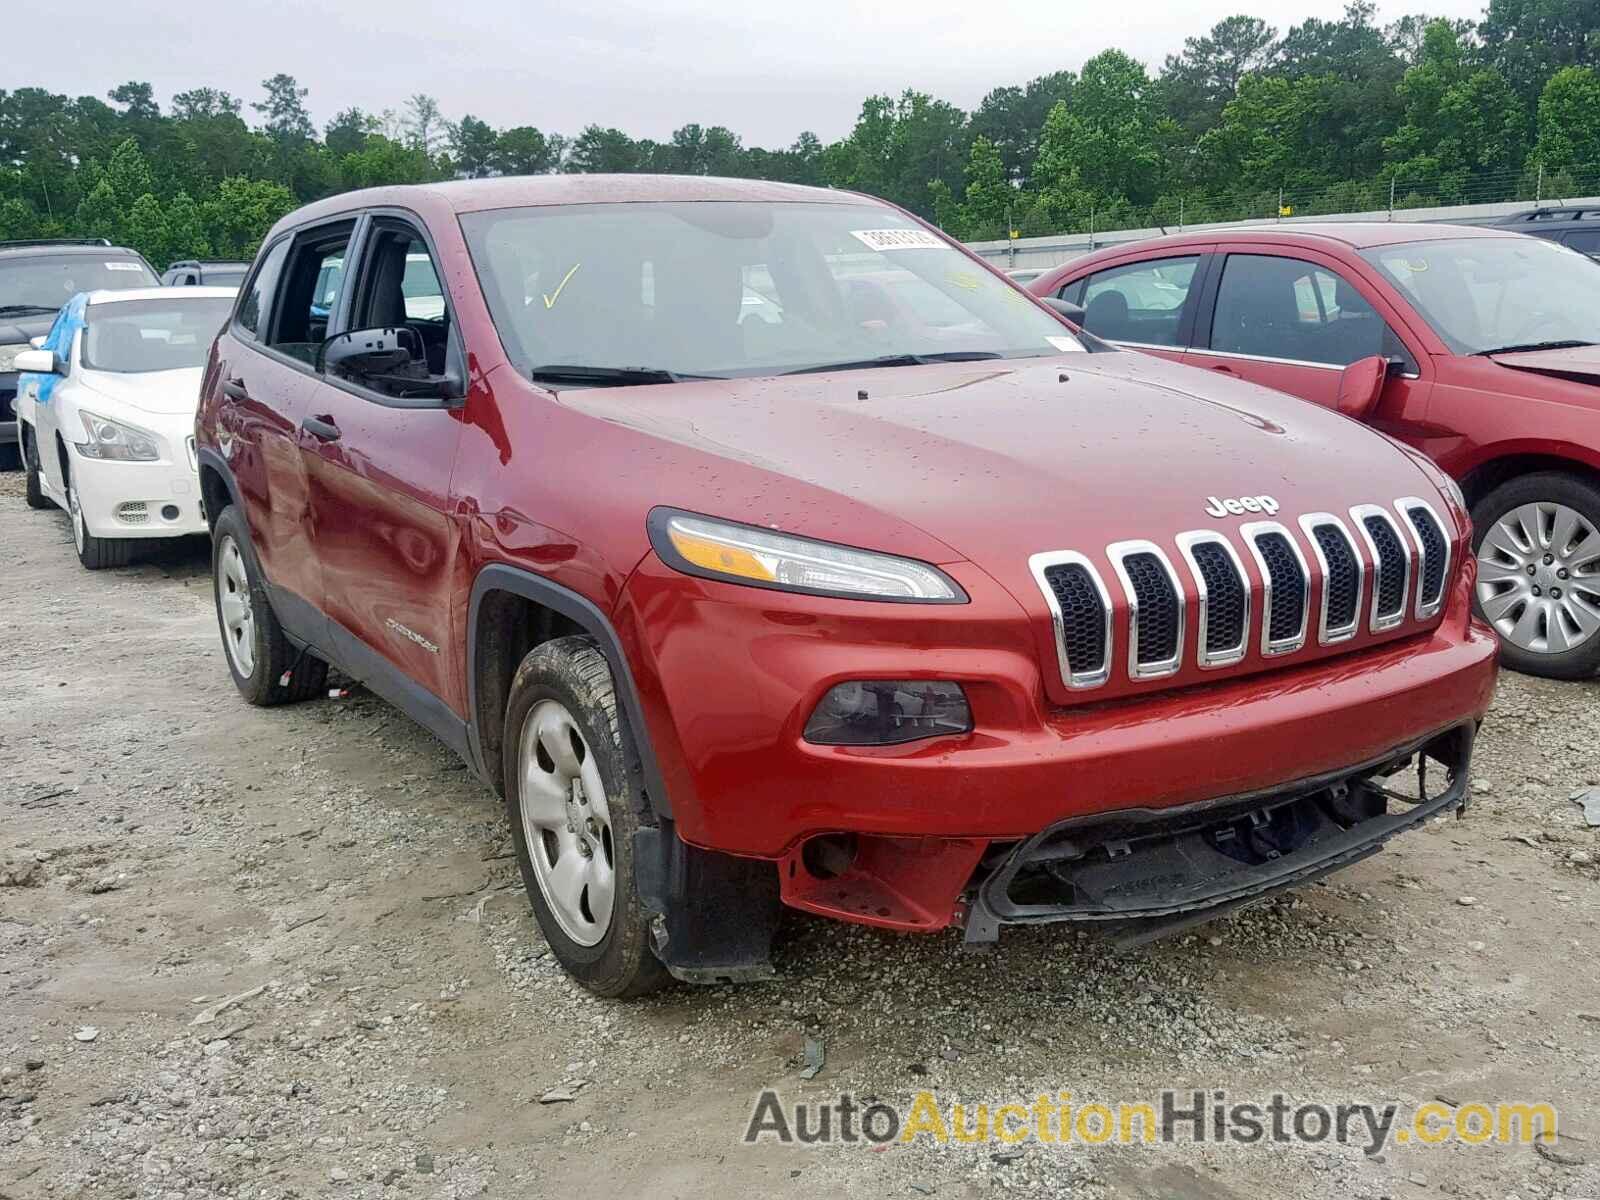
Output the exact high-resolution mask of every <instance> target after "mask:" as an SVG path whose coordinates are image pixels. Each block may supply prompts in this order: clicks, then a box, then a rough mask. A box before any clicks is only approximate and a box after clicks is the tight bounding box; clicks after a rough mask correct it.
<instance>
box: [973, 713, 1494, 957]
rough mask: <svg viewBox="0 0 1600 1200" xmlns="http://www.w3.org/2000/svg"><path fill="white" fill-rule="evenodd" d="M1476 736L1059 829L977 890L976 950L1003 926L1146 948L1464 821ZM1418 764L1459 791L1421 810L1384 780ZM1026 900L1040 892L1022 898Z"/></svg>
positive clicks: (1453, 732) (1422, 742) (1023, 847)
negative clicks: (1449, 818) (1083, 929)
mask: <svg viewBox="0 0 1600 1200" xmlns="http://www.w3.org/2000/svg"><path fill="white" fill-rule="evenodd" d="M1475 732H1476V730H1475V727H1474V726H1473V725H1472V724H1471V723H1469V724H1465V725H1461V726H1457V727H1454V728H1452V729H1448V730H1445V731H1444V732H1442V733H1437V734H1433V735H1430V736H1429V737H1426V738H1422V739H1419V740H1418V741H1416V742H1414V743H1411V744H1409V745H1406V746H1401V747H1397V748H1396V749H1395V750H1393V751H1391V752H1389V753H1388V754H1385V755H1383V756H1382V757H1381V758H1378V759H1376V760H1373V761H1371V762H1367V763H1363V764H1360V765H1358V766H1355V767H1348V768H1345V769H1343V770H1340V771H1335V772H1330V773H1327V774H1324V775H1320V776H1316V777H1313V778H1310V779H1304V780H1300V781H1298V782H1296V783H1293V784H1289V785H1286V786H1284V787H1280V788H1276V789H1273V790H1271V791H1268V792H1256V793H1251V794H1248V795H1243V796H1234V797H1229V798H1226V799H1222V800H1211V801H1206V802H1204V803H1202V804H1197V805H1187V806H1185V807H1183V808H1181V809H1169V810H1161V809H1136V810H1129V811H1123V812H1117V813H1113V814H1107V815H1102V816H1096V817H1076V818H1072V819H1070V820H1067V821H1062V822H1059V823H1057V824H1055V825H1052V826H1050V827H1049V828H1048V829H1045V830H1044V831H1043V832H1041V833H1037V834H1035V835H1034V836H1033V837H1031V838H1028V839H1027V840H1026V841H1023V842H1020V843H1018V845H1017V846H1016V848H1015V849H1013V850H1012V851H1011V853H1010V854H1009V855H1008V856H1007V858H1006V859H1005V860H1004V862H1002V863H1001V864H1000V866H999V867H997V868H996V869H995V870H994V871H993V872H992V873H991V874H989V875H988V876H987V877H985V878H984V879H983V881H982V882H981V883H980V884H979V885H978V887H977V889H976V893H975V895H974V896H973V897H972V900H971V902H970V904H969V905H968V909H967V921H966V944H967V945H968V946H969V947H972V948H975V949H981V948H983V947H984V946H986V945H989V944H992V943H993V942H995V941H996V940H997V939H998V938H999V935H1000V927H1001V926H1002V925H1004V924H1037V923H1045V922H1053V921H1093V922H1100V923H1102V927H1103V928H1108V929H1110V930H1112V931H1113V932H1114V933H1115V935H1116V937H1117V942H1118V945H1119V947H1123V948H1125V947H1129V946H1136V945H1141V944H1143V943H1145V942H1147V941H1150V940H1153V939H1154V938H1157V937H1162V936H1166V935H1168V934H1171V933H1176V932H1179V931H1181V930H1183V929H1187V928H1190V927H1192V926H1194V925H1197V924H1200V923H1202V922H1205V921H1209V920H1212V919H1214V918H1215V917H1218V916H1221V915H1222V914H1223V913H1225V912H1228V911H1231V910H1232V909H1235V908H1238V907H1240V906H1242V905H1244V904H1248V903H1250V902H1252V901H1254V900H1257V899H1259V898H1261V897H1263V896H1267V895H1270V894H1272V893H1274V892H1278V891H1282V890H1284V889H1286V888H1290V887H1294V886H1297V885H1300V884H1303V883H1307V882H1309V881H1311V880H1313V879H1317V878H1320V877H1321V876H1323V875H1327V874H1328V873H1330V872H1332V871H1335V870H1338V869H1339V868H1341V867H1345V866H1348V865H1349V864H1351V863H1354V862H1358V861H1360V860H1361V859H1363V858H1366V857H1368V856H1369V855H1372V854H1376V853H1377V852H1378V851H1379V850H1380V849H1381V848H1382V846H1383V843H1384V842H1386V841H1388V840H1389V839H1390V838H1391V837H1393V836H1395V835H1396V834H1398V833H1402V832H1404V831H1406V830H1408V829H1413V828H1415V827H1416V826H1418V825H1421V824H1423V823H1424V822H1425V821H1427V820H1428V819H1429V818H1430V817H1432V816H1434V815H1436V814H1438V813H1441V812H1448V811H1450V810H1452V809H1453V810H1457V811H1459V810H1461V809H1462V808H1463V807H1464V806H1465V803H1466V794H1467V781H1468V773H1467V768H1468V764H1469V763H1470V761H1471V757H1472V743H1473V738H1474V735H1475ZM1413 755H1420V756H1421V759H1420V762H1421V763H1422V764H1424V765H1425V764H1426V762H1427V760H1428V759H1432V760H1434V761H1436V762H1438V763H1440V764H1442V765H1443V766H1444V768H1445V772H1446V776H1447V783H1446V786H1445V787H1444V789H1443V790H1442V791H1441V792H1439V793H1438V794H1437V795H1435V796H1432V797H1424V798H1422V799H1421V800H1419V801H1418V802H1416V803H1410V804H1408V803H1406V802H1405V800H1403V799H1402V798H1400V797H1398V796H1396V795H1395V794H1394V793H1392V792H1390V791H1388V790H1387V789H1385V788H1384V787H1383V786H1382V782H1381V780H1382V778H1383V776H1384V774H1385V773H1387V772H1388V771H1390V770H1392V769H1393V768H1395V766H1396V765H1397V764H1404V763H1406V762H1408V761H1409V760H1410V759H1411V757H1412V756H1413ZM1425 779H1426V773H1425V770H1421V771H1419V780H1425ZM1018 890H1021V891H1023V892H1029V893H1033V894H1032V895H1031V896H1030V897H1027V898H1024V899H1018V898H1016V895H1015V893H1016V892H1017V891H1018Z"/></svg>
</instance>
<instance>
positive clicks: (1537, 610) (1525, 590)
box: [1478, 503, 1600, 654]
mask: <svg viewBox="0 0 1600 1200" xmlns="http://www.w3.org/2000/svg"><path fill="white" fill-rule="evenodd" d="M1478 607H1479V608H1480V609H1482V610H1483V615H1484V616H1485V617H1486V618H1487V619H1488V620H1489V622H1490V623H1491V624H1492V625H1493V626H1494V627H1495V628H1496V629H1498V630H1499V631H1500V636H1501V637H1503V638H1505V639H1506V641H1508V642H1510V643H1511V644H1512V645H1514V646H1517V647H1519V648H1521V649H1523V650H1527V651H1530V652H1531V653H1534V654H1561V653H1563V652H1564V651H1567V650H1572V649H1575V648H1576V647H1578V646H1581V645H1582V644H1583V643H1585V642H1587V641H1588V640H1589V639H1590V638H1592V637H1593V636H1594V635H1595V633H1596V632H1600V531H1596V529H1595V527H1594V526H1593V525H1592V524H1590V523H1589V521H1588V520H1587V519H1586V518H1585V517H1584V516H1583V514H1582V513H1580V512H1578V511H1577V510H1576V509H1572V508H1568V507H1567V506H1566V505H1564V504H1554V503H1539V504H1524V505H1522V506H1521V507H1519V508H1514V509H1512V510H1511V511H1510V512H1508V513H1506V514H1505V515H1504V516H1502V517H1501V518H1500V519H1499V520H1498V521H1496V522H1495V523H1494V524H1493V525H1491V526H1490V527H1489V529H1488V530H1487V531H1486V532H1485V533H1484V535H1483V543H1482V544H1481V545H1480V546H1479V547H1478Z"/></svg>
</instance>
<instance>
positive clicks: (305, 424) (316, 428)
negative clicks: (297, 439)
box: [300, 417, 339, 442]
mask: <svg viewBox="0 0 1600 1200" xmlns="http://www.w3.org/2000/svg"><path fill="white" fill-rule="evenodd" d="M300 428H301V429H303V430H305V431H306V432H307V433H309V434H310V435H311V436H312V437H314V438H316V439H317V440H318V441H321V442H337V441H338V440H339V427H338V426H337V425H335V424H334V423H333V418H332V417H307V418H306V419H305V420H304V421H301V422H300Z"/></svg>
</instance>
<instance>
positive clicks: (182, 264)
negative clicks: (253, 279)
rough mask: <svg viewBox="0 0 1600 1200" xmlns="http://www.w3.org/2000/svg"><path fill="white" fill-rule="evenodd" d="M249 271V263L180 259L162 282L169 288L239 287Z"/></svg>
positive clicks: (171, 265)
mask: <svg viewBox="0 0 1600 1200" xmlns="http://www.w3.org/2000/svg"><path fill="white" fill-rule="evenodd" d="M249 269H250V264H249V263H247V262H223V261H221V260H219V259H199V258H180V259H179V260H178V261H177V262H175V263H171V264H169V265H168V267H167V269H166V272H165V273H164V274H163V275H162V276H161V282H162V283H163V284H165V285H166V286H167V287H238V286H239V285H240V284H241V283H243V282H244V276H245V272H246V271H248V270H249Z"/></svg>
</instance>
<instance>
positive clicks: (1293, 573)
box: [1239, 521, 1311, 658]
mask: <svg viewBox="0 0 1600 1200" xmlns="http://www.w3.org/2000/svg"><path fill="white" fill-rule="evenodd" d="M1239 536H1240V537H1242V538H1243V539H1244V544H1245V546H1246V548H1248V549H1249V551H1250V554H1251V557H1253V558H1254V559H1255V560H1256V567H1257V569H1258V570H1260V572H1261V654H1262V656H1263V657H1265V658H1274V657H1276V656H1277V655H1280V654H1290V653H1292V652H1294V651H1296V650H1298V649H1300V647H1302V646H1304V645H1305V644H1306V620H1307V617H1308V616H1309V615H1310V611H1311V571H1310V569H1309V568H1307V566H1306V558H1305V555H1304V554H1302V553H1301V552H1300V546H1299V544H1298V543H1297V542H1296V541H1295V540H1294V535H1293V534H1292V533H1290V532H1289V530H1288V529H1287V528H1285V527H1284V526H1282V525H1280V524H1278V523H1277V522H1276V521H1252V522H1250V523H1249V524H1248V525H1242V526H1240V528H1239Z"/></svg>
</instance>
